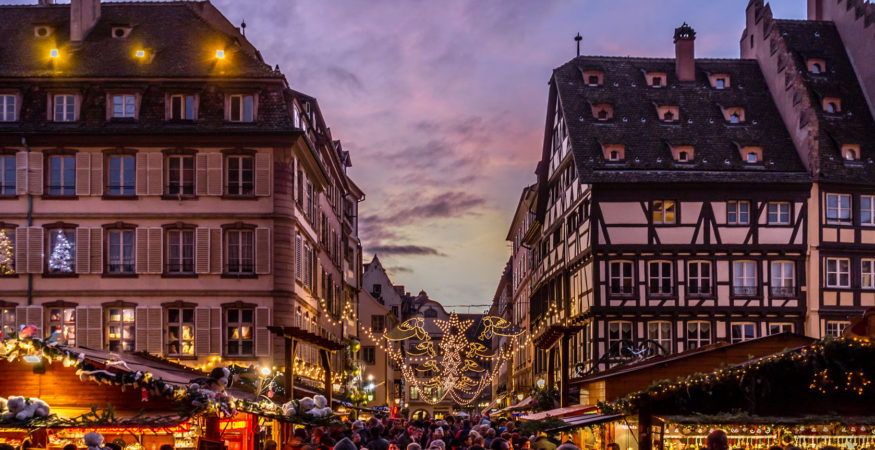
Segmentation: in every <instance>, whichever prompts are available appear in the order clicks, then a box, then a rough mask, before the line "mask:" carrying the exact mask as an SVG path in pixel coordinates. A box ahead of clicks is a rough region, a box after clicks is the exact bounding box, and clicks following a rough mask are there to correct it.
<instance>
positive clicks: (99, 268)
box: [90, 228, 103, 273]
mask: <svg viewBox="0 0 875 450" xmlns="http://www.w3.org/2000/svg"><path fill="white" fill-rule="evenodd" d="M90 257H91V273H103V228H92V229H91V256H90Z"/></svg>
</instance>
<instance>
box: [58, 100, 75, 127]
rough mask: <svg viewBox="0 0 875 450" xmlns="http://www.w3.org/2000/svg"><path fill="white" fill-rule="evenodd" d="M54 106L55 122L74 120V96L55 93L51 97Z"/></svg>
mask: <svg viewBox="0 0 875 450" xmlns="http://www.w3.org/2000/svg"><path fill="white" fill-rule="evenodd" d="M53 102H54V106H55V115H54V121H55V122H73V121H75V120H76V96H74V95H56V96H54V98H53Z"/></svg>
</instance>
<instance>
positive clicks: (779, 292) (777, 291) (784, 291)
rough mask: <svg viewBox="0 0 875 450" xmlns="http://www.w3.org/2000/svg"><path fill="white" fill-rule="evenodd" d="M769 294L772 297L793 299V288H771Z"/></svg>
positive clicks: (794, 292)
mask: <svg viewBox="0 0 875 450" xmlns="http://www.w3.org/2000/svg"><path fill="white" fill-rule="evenodd" d="M769 294H770V295H771V296H772V297H795V296H796V287H795V286H772V287H771V288H769Z"/></svg>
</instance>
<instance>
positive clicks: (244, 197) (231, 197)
mask: <svg viewBox="0 0 875 450" xmlns="http://www.w3.org/2000/svg"><path fill="white" fill-rule="evenodd" d="M222 200H258V197H256V196H255V194H252V195H232V194H222Z"/></svg>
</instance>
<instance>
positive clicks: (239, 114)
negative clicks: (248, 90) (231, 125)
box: [229, 95, 255, 122]
mask: <svg viewBox="0 0 875 450" xmlns="http://www.w3.org/2000/svg"><path fill="white" fill-rule="evenodd" d="M229 106H230V108H231V111H230V114H229V119H230V120H231V122H253V121H254V120H255V97H253V96H251V95H232V96H231V100H230V105H229Z"/></svg>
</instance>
